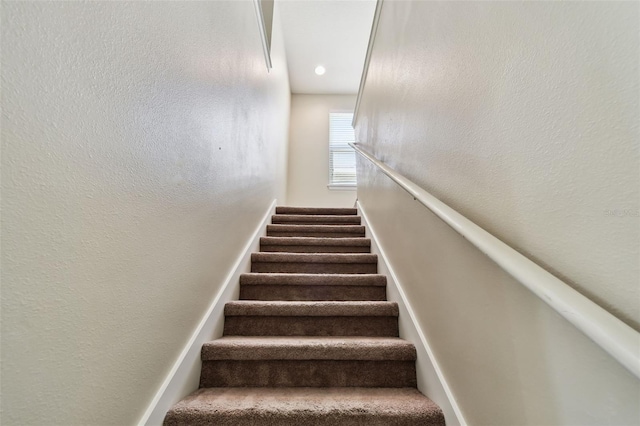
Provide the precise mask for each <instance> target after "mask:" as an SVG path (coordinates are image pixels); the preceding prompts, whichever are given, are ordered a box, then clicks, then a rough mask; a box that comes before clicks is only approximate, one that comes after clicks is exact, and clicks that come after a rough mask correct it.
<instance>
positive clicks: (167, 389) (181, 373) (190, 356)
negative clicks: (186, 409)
mask: <svg viewBox="0 0 640 426" xmlns="http://www.w3.org/2000/svg"><path fill="white" fill-rule="evenodd" d="M275 208H276V200H273V202H272V203H271V205H270V206H269V209H268V210H267V212H266V213H265V215H264V216H263V218H262V220H261V221H260V223H259V224H258V226H257V227H256V229H255V231H254V232H253V235H252V236H251V238H250V240H249V241H248V242H247V244H246V245H245V247H244V249H243V250H242V252H241V253H240V256H238V258H237V260H236V262H235V263H234V265H233V267H232V268H231V269H230V271H229V274H228V275H227V277H226V278H225V280H224V282H223V284H222V287H221V288H220V290H219V291H218V294H216V297H215V298H214V299H213V301H212V302H211V305H209V309H207V312H206V313H205V314H204V316H203V317H202V320H201V321H200V323H199V324H198V326H197V327H196V329H195V330H194V331H193V333H192V334H191V338H190V339H189V341H188V342H187V344H186V346H185V347H184V349H183V350H182V352H181V353H180V356H178V359H177V360H176V362H175V363H174V364H173V367H172V368H171V370H170V371H169V374H168V375H167V377H166V378H165V380H164V381H163V382H162V385H161V386H160V388H159V389H158V391H157V392H156V394H155V396H154V397H153V399H152V400H151V402H150V404H149V406H148V408H147V410H146V411H145V412H144V414H143V415H142V417H141V418H140V421H138V423H137V424H138V426H144V425H150V426H151V425H153V426H155V425H161V424H162V422H163V421H164V416H165V415H166V413H167V411H168V410H169V409H170V408H171V407H172V406H173V405H174V404H175V403H176V402H178V401H179V400H181V399H182V398H184V397H185V396H186V395H188V394H189V393H191V392H193V391H194V390H195V389H197V387H198V382H199V379H200V367H201V361H200V350H201V348H202V344H203V343H204V342H206V341H209V340H211V338H212V337H217V336H222V327H223V324H224V305H225V303H227V302H229V301H231V300H233V299H235V298H236V296H237V291H238V282H239V278H240V275H241V274H243V273H245V272H249V271H250V268H251V253H252V252H254V251H259V245H260V237H262V236H263V235H264V232H265V229H266V227H267V224H268V223H269V220H270V219H271V215H272V214H274V213H275Z"/></svg>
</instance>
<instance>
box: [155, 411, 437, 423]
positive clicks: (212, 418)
mask: <svg viewBox="0 0 640 426" xmlns="http://www.w3.org/2000/svg"><path fill="white" fill-rule="evenodd" d="M444 424H445V422H444V416H439V417H437V418H435V419H434V418H433V416H432V415H428V414H425V415H424V416H403V415H402V414H395V415H391V414H388V415H380V414H378V413H368V412H364V411H363V412H361V413H343V412H340V411H336V412H335V413H325V412H324V411H322V410H319V411H314V410H313V409H311V408H309V409H307V410H304V411H303V410H301V411H300V412H297V413H295V415H291V413H288V412H287V413H282V414H281V413H279V412H277V411H276V412H271V413H269V415H268V416H260V417H259V418H257V419H256V415H255V414H254V412H253V410H246V411H244V412H238V413H233V414H230V413H216V414H215V415H211V414H209V413H198V412H195V413H174V412H169V414H168V415H167V417H166V418H165V420H164V423H163V425H164V426H193V425H198V426H240V425H243V426H301V425H304V426H336V425H340V426H363V425H366V426H389V425H393V426H416V425H420V426H444Z"/></svg>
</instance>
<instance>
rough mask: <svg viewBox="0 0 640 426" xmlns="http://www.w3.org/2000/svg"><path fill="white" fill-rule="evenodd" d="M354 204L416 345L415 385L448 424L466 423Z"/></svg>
mask: <svg viewBox="0 0 640 426" xmlns="http://www.w3.org/2000/svg"><path fill="white" fill-rule="evenodd" d="M356 207H357V208H358V212H359V213H360V216H361V217H362V221H363V225H365V229H366V236H367V238H370V239H371V253H373V254H377V255H378V273H380V274H383V275H386V276H387V299H388V300H390V301H393V302H397V303H398V308H399V310H400V316H399V318H398V325H399V328H400V337H402V338H404V339H407V340H409V341H410V342H412V343H413V344H414V345H415V346H416V351H417V355H418V357H417V361H416V373H417V379H418V389H419V390H420V392H422V393H423V394H425V395H426V396H427V397H429V398H430V399H431V400H433V401H434V402H435V403H436V404H438V405H439V406H440V408H442V411H443V412H444V416H445V420H446V423H447V426H466V425H467V422H466V420H465V419H464V416H463V415H462V411H461V410H460V407H459V406H458V403H457V401H456V400H455V398H454V396H453V393H452V392H451V389H450V387H449V385H448V384H447V381H446V379H445V377H444V374H443V372H442V370H441V369H440V366H439V365H438V362H437V360H436V358H435V355H434V353H433V350H432V349H431V347H430V346H429V343H428V342H427V339H426V338H425V336H424V333H423V332H422V329H421V328H420V325H419V324H418V321H417V319H416V315H415V313H414V312H413V309H412V308H411V304H410V303H409V300H408V299H407V296H406V294H405V292H404V290H403V289H402V285H401V283H400V280H399V279H398V277H397V276H396V274H395V272H394V270H393V267H392V266H391V263H390V262H389V259H388V257H387V255H386V254H385V252H384V249H383V248H382V246H381V245H380V243H379V240H378V238H377V236H376V233H375V229H374V227H373V226H372V225H371V222H369V220H368V218H367V213H366V212H365V210H364V209H363V208H362V205H361V204H360V202H359V201H356Z"/></svg>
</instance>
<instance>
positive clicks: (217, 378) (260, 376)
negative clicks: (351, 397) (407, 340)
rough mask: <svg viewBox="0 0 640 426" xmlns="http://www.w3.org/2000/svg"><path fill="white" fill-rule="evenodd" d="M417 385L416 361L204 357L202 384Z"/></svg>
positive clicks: (297, 385)
mask: <svg viewBox="0 0 640 426" xmlns="http://www.w3.org/2000/svg"><path fill="white" fill-rule="evenodd" d="M223 386H233V387H246V386H253V387H265V386H270V387H342V386H346V387H386V388H400V387H416V371H415V362H414V361H361V360H348V361H336V360H329V361H324V360H261V361H204V362H203V363H202V374H201V376H200V387H201V388H205V387H223Z"/></svg>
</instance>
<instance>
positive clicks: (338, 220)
mask: <svg viewBox="0 0 640 426" xmlns="http://www.w3.org/2000/svg"><path fill="white" fill-rule="evenodd" d="M360 222H361V221H360V216H346V217H341V216H335V217H327V218H319V217H317V216H311V215H310V216H306V217H304V216H302V217H297V218H291V217H281V216H273V217H272V218H271V223H272V224H274V225H276V224H278V225H360Z"/></svg>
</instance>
